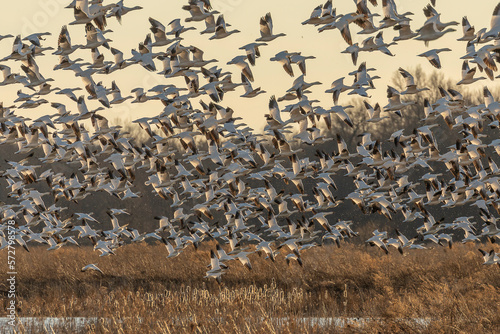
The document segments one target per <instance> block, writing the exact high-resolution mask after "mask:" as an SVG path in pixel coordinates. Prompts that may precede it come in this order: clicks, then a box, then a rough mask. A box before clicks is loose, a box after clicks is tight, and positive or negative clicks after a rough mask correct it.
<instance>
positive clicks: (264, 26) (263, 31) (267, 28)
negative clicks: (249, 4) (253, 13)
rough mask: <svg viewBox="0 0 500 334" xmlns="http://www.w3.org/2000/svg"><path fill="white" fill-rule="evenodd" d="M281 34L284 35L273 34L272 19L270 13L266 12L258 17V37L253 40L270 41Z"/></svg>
mask: <svg viewBox="0 0 500 334" xmlns="http://www.w3.org/2000/svg"><path fill="white" fill-rule="evenodd" d="M282 36H286V34H284V33H279V34H273V19H272V17H271V13H267V14H266V15H265V16H263V17H261V18H260V37H259V38H257V39H256V40H255V41H256V42H270V41H273V40H275V39H276V38H278V37H282Z"/></svg>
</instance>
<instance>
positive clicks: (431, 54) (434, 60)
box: [417, 48, 451, 69]
mask: <svg viewBox="0 0 500 334" xmlns="http://www.w3.org/2000/svg"><path fill="white" fill-rule="evenodd" d="M444 51H451V49H450V48H441V49H432V50H429V51H425V52H424V53H421V54H419V55H417V56H418V57H425V58H426V59H427V60H428V61H429V63H431V65H432V66H434V67H435V68H437V69H440V68H441V61H440V60H439V55H438V54H439V53H440V52H444Z"/></svg>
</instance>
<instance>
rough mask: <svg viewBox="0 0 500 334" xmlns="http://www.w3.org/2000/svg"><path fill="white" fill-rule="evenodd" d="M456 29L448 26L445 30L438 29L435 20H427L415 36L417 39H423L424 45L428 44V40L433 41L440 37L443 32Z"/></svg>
mask: <svg viewBox="0 0 500 334" xmlns="http://www.w3.org/2000/svg"><path fill="white" fill-rule="evenodd" d="M452 31H456V30H455V29H453V28H448V29H445V30H439V29H438V27H437V23H436V22H429V23H427V24H425V25H424V26H423V27H422V28H420V30H418V35H417V37H415V39H416V40H418V41H424V42H425V45H426V46H427V45H429V42H430V41H434V40H436V39H438V38H441V37H442V36H443V35H444V34H446V33H449V32H452Z"/></svg>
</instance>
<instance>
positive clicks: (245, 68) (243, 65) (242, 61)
mask: <svg viewBox="0 0 500 334" xmlns="http://www.w3.org/2000/svg"><path fill="white" fill-rule="evenodd" d="M246 59H247V57H246V56H236V57H234V58H233V59H231V60H230V61H229V62H228V63H227V65H236V66H237V67H238V68H239V69H240V70H241V73H242V74H243V75H244V76H245V77H246V78H247V79H248V80H249V81H250V82H253V81H254V78H253V74H252V70H251V69H250V66H249V65H248V63H247V62H246Z"/></svg>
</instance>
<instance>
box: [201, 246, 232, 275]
mask: <svg viewBox="0 0 500 334" xmlns="http://www.w3.org/2000/svg"><path fill="white" fill-rule="evenodd" d="M227 268H228V267H227V266H226V265H225V264H224V263H222V262H221V261H220V260H219V258H218V257H217V255H216V254H215V252H214V251H213V250H210V270H209V271H207V273H206V275H205V276H204V278H215V279H216V280H217V282H218V283H221V276H222V274H223V273H224V269H227Z"/></svg>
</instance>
